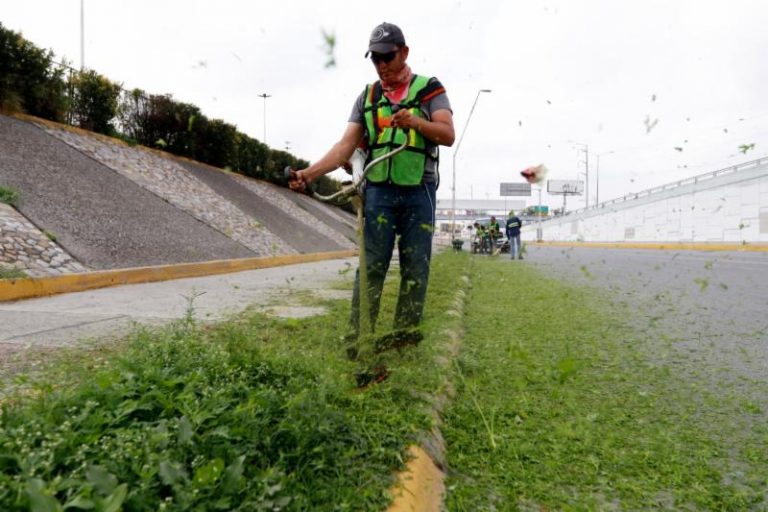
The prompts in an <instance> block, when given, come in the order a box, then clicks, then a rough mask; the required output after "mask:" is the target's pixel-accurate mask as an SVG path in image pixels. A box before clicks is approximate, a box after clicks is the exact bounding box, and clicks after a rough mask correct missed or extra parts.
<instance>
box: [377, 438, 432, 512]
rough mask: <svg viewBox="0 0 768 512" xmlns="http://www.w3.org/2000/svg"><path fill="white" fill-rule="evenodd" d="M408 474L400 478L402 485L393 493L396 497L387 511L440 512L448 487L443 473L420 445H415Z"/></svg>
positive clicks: (393, 490) (407, 468) (407, 467)
mask: <svg viewBox="0 0 768 512" xmlns="http://www.w3.org/2000/svg"><path fill="white" fill-rule="evenodd" d="M408 454H409V455H410V456H411V457H412V458H411V460H409V461H408V465H407V466H406V469H405V471H403V472H402V473H400V474H399V475H398V477H397V480H398V484H397V486H396V487H395V488H394V489H392V490H391V492H392V494H393V495H394V496H395V499H394V501H392V504H391V505H390V506H389V508H387V512H428V511H429V512H432V511H434V512H437V511H439V510H440V507H441V505H442V503H443V494H444V493H445V484H443V477H444V475H443V472H442V471H440V469H439V468H438V467H437V466H436V465H435V463H434V462H433V461H432V458H431V457H430V456H429V454H427V452H426V451H424V449H423V448H421V447H419V446H415V445H413V446H411V447H410V448H409V449H408Z"/></svg>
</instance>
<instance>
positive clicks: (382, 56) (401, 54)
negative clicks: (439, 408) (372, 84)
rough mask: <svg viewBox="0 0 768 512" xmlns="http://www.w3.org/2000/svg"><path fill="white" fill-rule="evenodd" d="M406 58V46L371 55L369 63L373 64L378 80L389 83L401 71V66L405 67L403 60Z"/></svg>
mask: <svg viewBox="0 0 768 512" xmlns="http://www.w3.org/2000/svg"><path fill="white" fill-rule="evenodd" d="M407 58H408V47H407V46H403V47H402V48H398V49H397V50H395V51H393V52H388V53H377V52H372V53H371V62H373V66H374V67H375V68H376V73H377V74H378V75H379V79H381V81H383V82H389V81H391V80H392V79H394V78H395V77H396V76H397V74H398V73H399V72H400V71H401V70H402V69H403V66H405V59H407Z"/></svg>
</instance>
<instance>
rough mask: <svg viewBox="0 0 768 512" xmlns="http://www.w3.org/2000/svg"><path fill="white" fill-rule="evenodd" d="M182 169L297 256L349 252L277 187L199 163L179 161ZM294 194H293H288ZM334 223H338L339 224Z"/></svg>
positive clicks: (336, 236)
mask: <svg viewBox="0 0 768 512" xmlns="http://www.w3.org/2000/svg"><path fill="white" fill-rule="evenodd" d="M179 163H180V164H181V165H182V166H183V167H184V168H186V169H187V170H188V171H190V173H191V174H192V175H193V176H195V177H196V178H197V179H199V180H200V181H202V182H203V183H205V184H207V185H208V186H209V187H211V188H212V189H213V190H214V191H215V192H216V193H218V194H219V195H221V196H222V197H225V198H226V199H228V200H229V201H231V202H232V203H233V204H234V205H235V206H237V207H238V208H239V209H240V210H242V211H243V212H245V213H246V214H247V215H250V216H251V217H253V218H254V219H256V220H257V221H258V222H259V223H261V224H262V225H263V226H265V227H266V228H267V229H268V230H269V231H270V232H272V233H276V234H279V235H280V236H281V237H282V238H283V240H284V241H285V242H286V243H287V244H288V245H290V246H291V247H292V248H293V249H294V250H296V251H298V252H300V253H309V252H326V251H339V250H343V249H351V248H352V247H353V246H352V244H351V242H350V241H349V240H348V239H346V238H345V237H344V236H343V234H342V233H340V232H339V230H338V229H334V227H332V226H330V225H328V224H329V223H328V222H323V220H326V221H327V219H322V220H321V219H320V218H317V217H316V216H314V215H312V214H310V213H308V212H307V211H306V210H304V209H302V208H297V205H296V204H295V203H293V202H290V201H286V200H285V199H284V197H283V196H282V195H281V194H279V193H278V192H277V189H278V188H279V187H277V186H275V185H271V184H266V183H258V182H256V181H255V180H253V179H250V178H247V177H245V176H242V175H238V174H235V173H231V172H226V171H223V170H221V169H218V168H216V167H211V166H208V165H205V164H201V163H199V162H192V161H188V160H180V162H179ZM290 193H292V194H294V195H296V194H295V193H293V192H290ZM334 224H340V223H339V222H338V221H336V222H334Z"/></svg>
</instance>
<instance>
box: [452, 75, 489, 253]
mask: <svg viewBox="0 0 768 512" xmlns="http://www.w3.org/2000/svg"><path fill="white" fill-rule="evenodd" d="M484 92H491V90H490V89H480V90H478V91H477V96H475V101H474V102H473V103H472V108H471V109H469V115H468V116H467V122H466V123H464V129H463V130H462V132H461V137H459V142H458V143H457V144H456V147H454V149H453V180H452V184H451V242H453V240H454V238H455V237H456V154H457V153H458V152H459V147H461V141H462V140H464V134H465V133H467V128H468V127H469V120H470V119H472V112H474V111H475V105H477V100H479V99H480V94H481V93H484Z"/></svg>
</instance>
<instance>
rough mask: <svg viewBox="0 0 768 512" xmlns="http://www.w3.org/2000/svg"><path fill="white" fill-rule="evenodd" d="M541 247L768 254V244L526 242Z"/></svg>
mask: <svg viewBox="0 0 768 512" xmlns="http://www.w3.org/2000/svg"><path fill="white" fill-rule="evenodd" d="M525 243H526V244H530V245H533V246H541V247H589V248H602V249H657V250H666V251H747V252H768V244H761V243H758V244H749V243H747V244H737V243H731V244H729V243H719V242H718V243H706V242H699V243H684V242H679V243H678V242H525Z"/></svg>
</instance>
